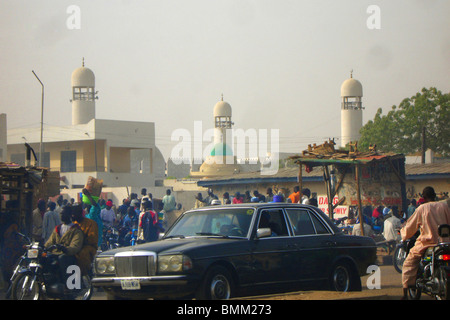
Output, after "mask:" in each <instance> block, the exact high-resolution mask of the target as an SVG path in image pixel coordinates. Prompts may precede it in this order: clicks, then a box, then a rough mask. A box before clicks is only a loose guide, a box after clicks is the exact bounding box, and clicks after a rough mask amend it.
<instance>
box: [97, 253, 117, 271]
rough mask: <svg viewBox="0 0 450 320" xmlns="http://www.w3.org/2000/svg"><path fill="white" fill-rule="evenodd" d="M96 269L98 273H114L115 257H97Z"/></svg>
mask: <svg viewBox="0 0 450 320" xmlns="http://www.w3.org/2000/svg"><path fill="white" fill-rule="evenodd" d="M95 270H96V272H97V273H98V274H114V272H115V270H116V268H115V266H114V257H97V258H96V259H95Z"/></svg>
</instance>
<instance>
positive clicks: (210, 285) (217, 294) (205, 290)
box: [196, 266, 235, 300]
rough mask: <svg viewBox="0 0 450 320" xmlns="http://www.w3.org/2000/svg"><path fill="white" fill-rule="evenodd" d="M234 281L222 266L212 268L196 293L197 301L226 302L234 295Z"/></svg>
mask: <svg viewBox="0 0 450 320" xmlns="http://www.w3.org/2000/svg"><path fill="white" fill-rule="evenodd" d="M234 286H235V285H234V281H233V277H232V276H231V274H230V272H229V271H228V270H227V269H226V268H225V267H222V266H213V267H211V269H209V270H208V272H207V273H206V276H205V278H204V279H203V281H202V283H201V285H200V288H199V289H198V291H197V294H196V298H197V300H227V299H230V298H232V297H233V295H234V289H235V287H234Z"/></svg>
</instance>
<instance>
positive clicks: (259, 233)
mask: <svg viewBox="0 0 450 320" xmlns="http://www.w3.org/2000/svg"><path fill="white" fill-rule="evenodd" d="M271 235H272V230H271V229H270V228H259V229H258V230H256V238H258V239H259V238H267V237H270V236H271Z"/></svg>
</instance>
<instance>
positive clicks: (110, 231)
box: [101, 227, 120, 251]
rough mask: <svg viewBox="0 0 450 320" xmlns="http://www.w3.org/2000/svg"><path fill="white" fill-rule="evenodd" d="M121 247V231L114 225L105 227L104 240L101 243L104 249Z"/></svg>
mask: <svg viewBox="0 0 450 320" xmlns="http://www.w3.org/2000/svg"><path fill="white" fill-rule="evenodd" d="M118 247H120V244H119V231H118V230H117V229H116V228H114V227H109V228H105V229H104V230H103V241H102V245H101V249H102V251H106V250H111V249H116V248H118Z"/></svg>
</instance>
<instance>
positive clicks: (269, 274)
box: [251, 209, 297, 284]
mask: <svg viewBox="0 0 450 320" xmlns="http://www.w3.org/2000/svg"><path fill="white" fill-rule="evenodd" d="M257 221H258V223H257V224H255V230H254V235H253V237H254V238H253V247H252V254H251V255H252V258H251V267H252V270H253V273H252V275H251V278H252V282H253V283H255V284H256V283H280V282H288V281H292V279H293V277H294V276H295V274H294V272H293V271H294V269H293V266H294V263H293V262H294V260H293V258H294V256H295V254H296V251H297V248H296V246H295V244H294V243H293V238H292V236H291V233H290V231H289V228H288V226H287V223H286V216H285V214H284V212H283V210H282V209H262V210H260V212H259V217H258V220H257ZM258 228H259V229H261V228H270V230H271V234H270V235H268V236H267V237H263V238H257V237H256V231H257V229H258Z"/></svg>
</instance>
